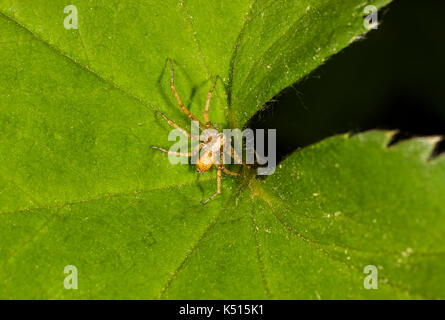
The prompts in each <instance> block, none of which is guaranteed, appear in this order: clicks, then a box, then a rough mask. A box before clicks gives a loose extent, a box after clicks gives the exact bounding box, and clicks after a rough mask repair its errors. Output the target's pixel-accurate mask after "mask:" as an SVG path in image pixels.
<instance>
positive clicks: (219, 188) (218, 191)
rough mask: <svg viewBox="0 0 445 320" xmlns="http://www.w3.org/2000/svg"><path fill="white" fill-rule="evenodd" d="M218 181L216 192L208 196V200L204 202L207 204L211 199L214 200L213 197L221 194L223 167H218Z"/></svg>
mask: <svg viewBox="0 0 445 320" xmlns="http://www.w3.org/2000/svg"><path fill="white" fill-rule="evenodd" d="M216 183H217V189H216V192H215V194H214V195H213V196H211V197H210V198H208V199H207V200H206V201H204V202H203V203H202V204H207V203H208V202H209V201H210V200H212V199H213V198H215V197H216V196H217V195H219V194H220V193H221V169H220V168H218V172H217V178H216Z"/></svg>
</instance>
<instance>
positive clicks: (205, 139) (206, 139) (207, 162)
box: [152, 60, 246, 204]
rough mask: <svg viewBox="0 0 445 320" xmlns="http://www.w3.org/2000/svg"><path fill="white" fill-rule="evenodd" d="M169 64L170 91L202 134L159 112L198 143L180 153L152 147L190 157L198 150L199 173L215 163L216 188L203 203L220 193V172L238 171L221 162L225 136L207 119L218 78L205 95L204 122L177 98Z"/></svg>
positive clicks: (235, 157)
mask: <svg viewBox="0 0 445 320" xmlns="http://www.w3.org/2000/svg"><path fill="white" fill-rule="evenodd" d="M170 64H171V80H170V87H171V89H172V92H173V94H174V96H175V98H176V101H177V102H178V104H179V107H180V108H181V110H182V112H184V113H185V114H186V115H187V116H188V117H189V118H190V119H191V120H192V121H196V123H198V125H199V128H200V129H202V130H204V135H203V136H192V135H191V134H190V133H188V132H187V131H186V130H184V129H182V128H181V127H179V126H178V125H177V124H176V123H174V122H173V121H171V120H170V119H168V118H167V116H166V115H164V114H163V113H161V112H159V113H160V115H161V116H162V117H163V118H164V120H165V121H167V123H168V124H169V125H171V126H172V127H174V128H176V129H178V130H179V131H181V132H182V133H183V134H184V135H186V136H187V137H188V138H189V139H190V140H198V144H197V145H196V147H195V148H194V149H193V151H191V152H187V153H181V152H175V151H170V150H166V149H163V148H160V147H155V146H153V147H152V148H154V149H157V150H160V151H162V152H165V153H167V154H173V155H178V156H188V157H191V156H193V155H195V154H197V153H198V152H199V155H200V156H199V158H198V161H197V163H196V167H197V170H198V172H199V173H201V174H203V173H204V172H206V171H208V170H210V168H212V166H213V165H215V167H216V169H217V190H216V192H215V194H214V195H212V196H211V197H210V198H208V199H207V200H206V201H204V204H206V203H207V202H209V201H210V200H212V199H213V198H214V197H216V196H217V195H218V194H220V193H221V172H224V173H226V174H229V175H232V176H239V173H236V172H232V171H230V170H228V169H227V168H226V167H225V166H224V162H223V152H224V150H223V149H224V146H225V145H226V142H227V141H226V137H225V136H224V134H223V133H220V132H218V130H217V128H215V127H216V126H214V125H213V124H212V123H210V121H209V107H210V98H211V97H212V93H213V90H214V89H215V86H216V82H217V80H218V76H217V77H216V79H215V82H214V83H213V86H212V88H211V89H210V91H209V93H208V95H207V101H206V105H205V110H204V121H205V124H203V123H201V122H200V121H199V120H198V119H197V118H196V117H195V116H194V115H193V114H192V113H190V111H189V110H187V108H186V107H185V106H184V104H183V103H182V102H181V99H180V98H179V95H178V92H177V91H176V88H175V85H174V77H173V75H174V69H173V63H172V61H171V60H170ZM227 146H228V147H229V148H230V156H231V157H232V158H234V159H236V160H237V161H238V163H242V164H243V165H246V164H245V163H244V162H243V161H241V160H240V157H239V156H238V155H237V154H236V152H235V150H233V148H232V146H231V145H230V144H229V143H227Z"/></svg>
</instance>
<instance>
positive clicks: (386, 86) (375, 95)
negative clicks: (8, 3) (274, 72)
mask: <svg viewBox="0 0 445 320" xmlns="http://www.w3.org/2000/svg"><path fill="white" fill-rule="evenodd" d="M444 12H445V1H437V0H424V1H417V0H395V2H394V3H392V4H391V5H390V6H389V7H387V8H385V9H383V10H381V11H380V12H379V20H380V22H381V24H380V26H379V29H378V30H374V31H371V32H370V33H369V34H368V35H367V36H366V37H365V39H364V40H361V41H359V42H356V43H354V44H352V45H351V46H349V47H348V48H346V49H345V50H343V51H342V52H341V53H339V54H337V55H336V56H334V57H331V58H330V59H329V60H328V61H327V62H326V63H325V64H324V65H323V66H321V67H320V68H318V69H317V70H315V71H314V72H313V73H312V74H310V75H309V76H307V77H306V78H305V79H303V80H302V81H300V82H299V83H297V84H295V85H294V86H292V87H290V88H287V89H285V90H284V91H283V92H281V93H280V94H279V95H278V96H277V97H275V98H274V99H272V101H273V102H270V103H269V106H268V108H266V110H264V111H262V112H259V113H257V114H256V115H255V116H254V118H253V119H252V120H251V122H250V123H249V125H248V126H249V127H251V128H276V129H277V152H278V158H279V160H280V159H281V158H282V157H284V156H286V155H287V154H289V153H290V152H292V151H294V150H296V149H298V148H301V147H304V146H307V145H309V144H312V143H315V142H317V141H320V140H322V139H324V138H326V137H329V136H332V135H334V134H338V133H342V132H351V131H352V132H358V131H364V130H368V129H373V128H380V129H398V130H401V131H402V133H403V135H401V137H404V138H407V137H412V136H417V135H445V81H444V76H445V60H444V57H445V51H444V49H445V28H444V23H443V22H442V21H443V14H444ZM444 146H445V144H444V143H441V144H440V145H439V147H438V149H437V150H436V153H440V152H442V151H444V150H445V148H444Z"/></svg>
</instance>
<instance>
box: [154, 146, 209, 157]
mask: <svg viewBox="0 0 445 320" xmlns="http://www.w3.org/2000/svg"><path fill="white" fill-rule="evenodd" d="M201 146H202V143H200V144H198V145H196V147H195V149H194V150H193V151H190V152H187V153H185V152H176V151H170V150H166V149H164V148H161V147H156V146H151V147H152V149H156V150H159V151H162V152H165V153H168V154H172V155H175V156H181V157H191V156H193V155H195V154H196V152H198V150H199V148H200V147H201Z"/></svg>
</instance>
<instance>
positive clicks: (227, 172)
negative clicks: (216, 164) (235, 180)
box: [221, 165, 240, 177]
mask: <svg viewBox="0 0 445 320" xmlns="http://www.w3.org/2000/svg"><path fill="white" fill-rule="evenodd" d="M221 169H222V171H224V173H225V174H228V175H231V176H236V177H239V176H240V174H239V173H238V172H233V171H230V170H229V169H227V168H226V167H225V166H224V165H223V166H222V167H221Z"/></svg>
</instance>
